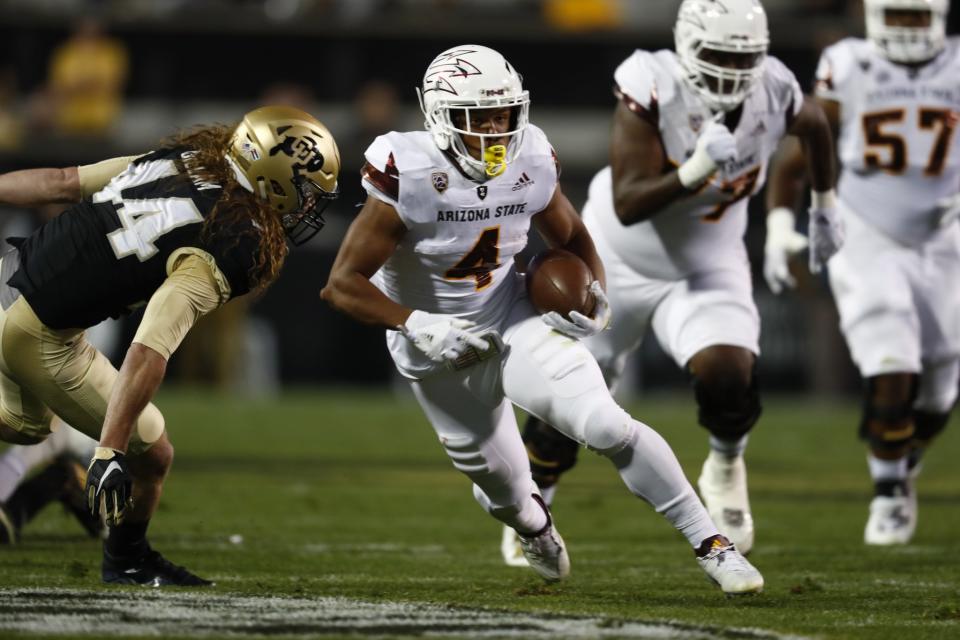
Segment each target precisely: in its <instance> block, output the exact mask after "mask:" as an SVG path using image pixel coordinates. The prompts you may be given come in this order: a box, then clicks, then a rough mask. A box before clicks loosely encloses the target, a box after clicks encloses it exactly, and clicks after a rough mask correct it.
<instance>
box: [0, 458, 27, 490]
mask: <svg viewBox="0 0 960 640" xmlns="http://www.w3.org/2000/svg"><path fill="white" fill-rule="evenodd" d="M26 448H28V447H22V446H19V445H14V446H12V447H10V448H9V449H7V450H6V451H4V452H3V454H2V455H0V504H2V503H4V502H6V501H7V500H9V499H10V496H12V495H13V492H14V491H16V489H17V485H18V484H20V479H21V478H23V476H24V474H25V473H26V472H27V465H26V464H25V463H24V461H23V454H22V451H23V449H26Z"/></svg>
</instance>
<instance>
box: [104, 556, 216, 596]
mask: <svg viewBox="0 0 960 640" xmlns="http://www.w3.org/2000/svg"><path fill="white" fill-rule="evenodd" d="M101 576H102V578H103V582H104V584H139V585H142V586H144V587H209V586H213V584H214V583H213V582H211V581H210V580H204V579H203V578H201V577H200V576H195V575H194V574H192V573H190V572H189V571H187V570H186V569H184V568H183V567H181V566H178V565H175V564H173V563H172V562H170V561H169V560H167V559H166V558H164V557H163V556H162V555H160V553H159V552H157V551H154V550H153V549H150V550H149V551H147V552H146V553H145V554H143V555H142V556H140V557H139V558H136V559H133V560H129V559H126V558H113V557H111V556H110V554H108V553H107V552H106V551H104V552H103V565H102V569H101Z"/></svg>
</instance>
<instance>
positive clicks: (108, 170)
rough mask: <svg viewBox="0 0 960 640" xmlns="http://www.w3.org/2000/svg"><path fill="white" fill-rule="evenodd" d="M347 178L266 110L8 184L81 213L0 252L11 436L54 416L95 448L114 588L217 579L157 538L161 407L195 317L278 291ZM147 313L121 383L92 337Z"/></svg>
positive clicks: (14, 176)
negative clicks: (193, 569) (103, 326)
mask: <svg viewBox="0 0 960 640" xmlns="http://www.w3.org/2000/svg"><path fill="white" fill-rule="evenodd" d="M339 171H340V156H339V152H338V150H337V146H336V143H335V142H334V140H333V138H332V136H331V135H330V133H329V132H328V131H327V129H326V128H325V127H324V126H323V125H322V124H321V123H320V122H318V121H317V120H316V119H314V118H313V117H312V116H310V115H309V114H307V113H304V112H302V111H300V110H298V109H292V108H288V107H264V108H261V109H257V110H255V111H251V112H250V113H248V114H247V115H246V116H245V117H244V118H243V120H242V121H241V122H240V123H239V124H238V125H237V126H236V127H235V128H233V129H230V128H227V127H219V126H215V127H209V128H204V129H200V130H198V131H195V132H192V133H188V134H184V135H181V136H180V137H178V138H177V139H175V140H172V141H170V142H169V143H167V144H164V146H163V147H162V148H160V149H158V150H156V151H152V152H150V153H148V154H146V155H144V156H140V157H137V158H116V159H112V160H106V161H104V162H101V163H99V164H96V165H91V166H86V167H79V168H78V167H72V168H68V169H33V170H27V171H18V172H12V173H8V174H5V175H0V202H6V203H8V204H12V205H20V206H36V205H39V204H43V203H50V202H76V203H77V204H74V205H73V206H72V207H70V208H69V209H67V210H66V211H65V212H64V213H62V214H61V215H60V216H59V217H57V218H55V219H54V220H52V221H50V222H48V223H47V224H45V225H44V226H42V227H41V228H40V229H38V230H37V231H36V232H35V233H33V235H31V236H30V237H28V238H21V239H16V240H13V242H12V244H13V245H14V246H15V247H16V249H15V250H13V251H11V252H10V253H7V254H5V255H4V256H3V257H2V258H0V438H2V439H3V440H6V441H7V442H11V443H14V444H33V443H36V442H39V441H40V440H42V439H43V438H45V437H46V436H47V435H49V433H50V420H51V418H52V415H53V413H56V414H57V415H58V416H59V417H61V418H62V419H63V420H64V421H66V422H67V423H68V424H70V425H73V426H74V427H75V428H77V429H80V430H81V431H83V432H85V433H87V434H88V435H89V436H91V437H93V438H99V440H100V443H99V445H100V446H99V447H98V448H97V450H96V454H95V455H94V458H93V460H92V462H91V463H90V468H89V470H88V474H87V476H88V477H87V492H88V498H89V505H90V508H91V510H92V511H93V512H94V513H97V512H103V514H104V515H105V517H106V520H107V523H108V525H110V532H109V535H108V538H107V541H106V543H105V545H104V558H103V572H102V575H103V581H104V582H111V583H124V584H149V585H153V586H161V585H168V584H169V585H207V584H211V583H210V582H208V581H206V580H204V579H202V578H199V577H197V576H195V575H193V574H192V573H190V572H189V571H187V570H186V569H184V568H182V567H178V566H176V565H174V564H172V563H170V562H168V561H167V560H166V559H164V558H163V557H162V556H161V555H160V554H159V553H157V552H156V551H153V550H152V549H151V548H150V545H149V543H148V542H147V540H146V530H147V525H148V522H149V520H150V517H151V515H152V514H153V511H154V509H155V508H156V506H157V502H158V500H159V497H160V491H161V487H162V484H163V479H164V477H165V476H166V474H167V471H168V469H169V467H170V463H171V461H172V459H173V447H172V445H171V444H170V441H169V440H168V438H167V436H166V434H165V432H164V422H163V416H162V415H161V414H160V412H159V411H158V410H157V408H156V407H154V406H153V405H152V404H151V403H150V400H151V398H152V397H153V395H154V393H155V392H156V390H157V388H158V386H159V384H160V381H161V380H162V379H163V376H164V373H165V371H166V364H167V359H168V358H169V357H170V354H171V353H173V351H174V350H175V349H176V348H177V346H179V344H180V342H181V340H182V339H183V337H184V335H186V333H187V331H189V329H190V327H192V326H193V324H194V323H195V322H196V321H197V319H198V318H200V317H201V316H202V315H204V314H206V313H209V312H211V311H213V310H214V309H216V308H217V307H219V306H220V305H222V304H224V303H225V302H227V301H228V300H230V299H231V298H233V297H235V296H239V295H243V294H244V293H247V292H248V291H250V290H252V289H259V288H263V287H266V286H268V285H269V284H270V283H271V282H272V281H273V280H274V279H275V278H276V277H277V275H278V273H279V271H280V267H281V266H282V264H283V261H284V258H285V257H286V253H287V239H288V238H289V239H290V240H291V241H292V242H293V243H294V244H300V243H301V242H303V241H306V240H307V239H309V238H310V237H312V236H313V234H314V233H316V232H317V231H318V230H319V229H320V228H321V227H322V226H323V218H322V212H323V209H324V208H325V206H326V204H327V203H328V202H329V201H330V199H332V198H334V197H336V194H337V176H338V174H339ZM144 303H145V304H146V310H145V312H144V317H143V320H142V322H141V323H140V326H139V328H138V330H137V333H136V336H135V337H134V339H133V344H132V345H131V346H130V349H129V350H128V351H127V354H126V357H125V358H124V361H123V365H122V367H121V369H120V371H119V373H118V372H117V370H116V369H114V368H113V367H112V366H111V365H110V362H109V361H108V360H107V359H106V357H104V356H103V355H102V354H100V353H99V352H98V351H97V350H96V349H94V348H93V347H92V346H91V345H90V344H89V343H87V341H86V340H85V339H84V329H86V328H88V327H90V326H92V325H94V324H96V323H98V322H100V321H101V320H103V319H105V318H107V317H111V316H113V317H116V316H118V315H121V314H124V313H127V312H128V311H129V310H130V309H132V308H135V307H137V306H140V305H143V304H144ZM114 388H115V389H116V393H112V391H113V390H114Z"/></svg>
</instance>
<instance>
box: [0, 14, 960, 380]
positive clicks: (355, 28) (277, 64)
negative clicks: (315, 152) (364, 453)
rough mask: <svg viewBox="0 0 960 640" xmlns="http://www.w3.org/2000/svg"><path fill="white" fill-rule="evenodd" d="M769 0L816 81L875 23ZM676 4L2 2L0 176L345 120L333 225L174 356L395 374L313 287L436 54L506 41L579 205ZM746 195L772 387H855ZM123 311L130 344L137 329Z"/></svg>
mask: <svg viewBox="0 0 960 640" xmlns="http://www.w3.org/2000/svg"><path fill="white" fill-rule="evenodd" d="M764 4H765V6H766V7H767V9H768V11H769V13H770V16H771V35H772V48H771V53H773V54H774V55H777V56H778V57H780V58H781V59H783V60H784V61H785V62H786V63H787V64H788V66H790V67H791V68H792V69H793V70H794V72H795V73H796V74H797V76H798V78H799V79H800V81H801V84H803V85H804V86H805V87H806V88H809V87H810V84H811V82H810V80H811V79H812V75H813V70H814V67H815V65H816V61H817V58H818V56H819V52H820V50H821V49H822V47H823V46H825V45H826V44H829V43H831V42H833V41H836V40H838V39H839V38H842V37H845V36H847V35H859V34H862V31H863V27H862V9H861V8H860V6H859V3H858V2H843V1H836V0H766V1H765V2H764ZM678 5H679V2H678V1H677V0H0V171H8V170H12V169H19V168H27V167H34V166H64V165H70V164H83V163H88V162H93V161H97V160H100V159H103V158H105V157H111V156H117V155H127V154H135V153H142V152H144V151H146V150H148V149H150V148H152V147H153V146H155V145H156V144H157V143H158V141H159V140H160V139H162V138H164V137H165V136H168V135H170V134H172V133H174V132H175V131H176V130H177V129H178V128H184V127H189V126H191V125H196V124H201V123H209V122H224V123H231V122H233V121H236V120H237V119H238V118H239V117H240V116H241V115H242V114H243V113H245V112H246V111H248V110H249V109H251V108H254V107H256V106H258V105H263V104H288V105H293V106H297V107H300V108H303V109H306V110H308V111H310V112H312V113H314V114H315V115H317V116H318V117H319V118H320V119H321V120H322V121H324V123H325V124H327V126H328V127H329V128H330V129H331V130H332V131H333V132H334V134H335V135H336V138H337V140H338V142H339V144H340V148H341V153H342V155H343V173H342V177H341V188H342V192H343V195H342V197H341V198H340V200H339V201H338V202H337V204H336V206H335V207H332V208H331V210H330V211H331V212H330V213H329V214H328V226H327V228H326V229H325V230H324V232H323V233H321V234H320V235H319V236H318V237H317V238H316V239H315V240H314V241H313V242H311V243H310V245H308V246H307V247H306V248H305V249H306V250H298V251H295V252H292V254H291V257H290V259H289V261H288V264H287V267H286V273H285V275H284V277H283V278H281V279H280V281H279V282H278V283H277V284H276V285H275V286H274V287H273V288H272V289H271V290H270V291H268V292H267V293H266V294H265V295H264V296H262V297H261V298H260V299H257V300H252V301H249V302H243V301H238V302H234V303H231V304H230V305H227V307H226V308H225V309H224V310H222V311H221V312H218V313H217V314H215V315H214V316H212V317H211V318H209V319H206V320H205V321H204V323H203V324H202V325H201V326H200V327H198V330H197V331H195V332H193V333H192V334H191V336H190V339H189V341H188V342H187V343H186V344H185V345H184V348H183V349H182V352H181V353H178V355H177V356H175V361H174V363H173V364H174V365H175V366H174V370H176V371H178V372H179V374H180V375H181V377H182V378H183V379H186V380H191V381H205V382H209V383H212V384H215V385H218V386H222V387H227V388H243V389H249V390H254V391H257V390H259V391H269V390H272V389H276V388H277V387H278V386H279V385H280V384H283V383H313V382H318V381H324V382H330V381H332V382H338V383H357V382H372V383H382V382H386V381H388V380H390V377H391V375H392V366H391V364H390V362H389V360H388V357H387V354H386V350H385V348H384V345H383V334H382V332H381V331H380V330H377V329H371V328H366V327H360V326H358V325H356V324H355V323H354V322H352V321H350V320H348V319H346V318H345V317H341V316H338V315H337V314H335V313H334V312H333V311H331V310H330V309H328V308H326V307H325V306H323V305H322V304H321V302H320V300H319V297H318V295H317V293H318V291H319V289H320V287H321V286H322V285H323V283H324V282H325V280H326V276H327V272H328V270H329V267H330V264H331V262H332V259H333V255H334V253H335V251H336V248H337V246H338V244H339V242H340V239H341V238H342V237H343V234H344V232H345V230H346V227H347V225H348V224H349V222H350V220H351V218H352V216H353V214H354V212H355V210H356V209H355V207H356V206H358V203H359V202H360V201H361V200H362V199H363V192H362V190H361V188H360V181H359V168H360V166H361V165H362V162H363V156H362V154H363V151H364V149H365V148H366V147H367V146H368V145H369V144H370V142H371V141H372V140H373V139H374V137H376V136H377V135H379V134H381V133H384V132H386V131H390V130H392V129H398V130H409V129H419V128H421V127H422V126H423V124H422V123H423V119H422V116H421V114H420V112H419V109H418V108H417V103H416V97H415V94H414V91H413V87H414V86H415V85H416V84H417V83H418V82H419V81H420V79H421V77H422V74H423V69H424V68H425V66H426V64H427V63H428V62H429V61H430V60H431V59H432V58H433V56H434V55H436V53H438V52H439V51H442V50H443V49H446V48H448V47H449V46H451V45H454V44H457V43H465V42H479V43H483V44H486V45H489V46H493V47H495V48H498V49H500V50H501V51H502V52H503V53H504V54H505V55H506V57H507V58H508V59H509V60H511V62H513V64H514V65H515V66H516V67H517V68H518V69H519V70H520V71H521V73H522V74H523V75H524V82H525V86H526V88H528V89H529V90H530V92H531V96H532V100H533V106H532V111H531V119H532V121H533V122H535V123H536V124H538V125H539V126H541V127H542V128H543V129H544V130H545V131H546V132H547V134H548V135H549V136H550V138H551V141H552V142H553V144H554V146H555V147H556V149H557V151H558V154H559V156H560V159H561V162H562V165H563V170H564V173H563V183H564V189H565V191H566V192H567V193H568V195H570V197H571V200H572V201H573V202H574V203H576V204H582V202H583V201H584V199H585V197H586V189H587V185H588V183H589V180H590V178H591V177H592V175H593V173H595V172H596V171H597V170H598V169H600V168H601V167H602V166H603V165H604V164H605V163H606V157H607V149H608V145H609V130H610V113H611V109H612V107H613V105H614V98H613V96H612V92H611V87H612V74H613V70H614V69H615V68H616V66H617V65H618V64H619V63H620V62H621V61H622V60H623V59H624V58H625V57H626V56H628V55H629V54H630V52H631V51H632V50H633V49H635V48H645V49H658V48H663V47H671V46H672V26H673V22H674V18H675V15H676V10H677V6H678ZM957 13H960V12H954V14H955V15H954V16H952V19H954V20H955V19H956V18H957V17H958V16H957V15H956V14H957ZM954 31H955V29H954V30H952V31H951V32H954ZM753 208H754V211H753V215H752V219H751V226H750V230H749V232H748V239H747V240H748V246H749V247H750V251H751V256H752V257H753V263H754V269H755V272H756V273H757V276H758V277H757V279H756V290H757V302H758V305H759V306H760V309H761V314H762V316H763V322H764V324H763V349H764V355H763V358H762V364H761V370H763V371H764V372H765V380H766V381H767V384H768V386H770V387H773V388H783V389H798V390H816V391H824V392H831V391H838V390H850V389H852V388H854V387H855V386H856V384H857V381H856V379H855V375H854V373H853V369H852V367H851V366H850V364H849V361H848V357H847V353H846V349H845V347H844V346H843V342H842V340H841V338H840V336H839V334H838V332H837V329H836V318H835V314H834V311H833V306H832V302H831V301H830V298H829V295H828V292H827V290H826V286H825V283H824V282H823V281H821V280H814V279H811V278H810V277H809V276H806V279H805V280H803V279H802V280H801V286H800V289H799V291H798V292H796V293H795V294H792V295H788V296H786V297H781V298H775V297H774V296H772V295H771V294H770V293H769V292H768V291H767V289H766V287H765V285H763V284H762V279H761V278H760V277H759V269H760V267H761V259H762V242H763V210H762V198H757V199H755V202H754V206H753ZM57 213H58V211H57V210H56V209H51V210H45V211H10V210H8V211H0V226H2V231H3V236H2V237H6V236H10V235H22V234H23V233H27V232H29V230H30V228H32V227H34V226H36V225H37V224H38V223H39V222H40V221H42V220H43V219H46V218H49V217H50V216H53V215H56V214H57ZM533 248H534V249H535V248H536V246H534V247H533ZM800 275H802V274H800ZM292 309H295V310H296V312H294V313H291V310H292ZM119 326H120V328H119V329H116V331H120V332H123V334H124V335H122V336H120V337H119V338H118V339H117V341H116V342H117V344H118V345H120V346H119V347H118V350H120V351H121V353H122V345H123V343H124V339H125V338H129V334H130V332H131V329H130V328H131V327H132V326H134V325H133V324H132V323H131V322H126V323H123V324H121V325H119ZM113 355H114V357H116V355H117V354H113ZM635 370H636V374H637V375H636V379H635V380H634V382H633V384H632V387H633V388H636V389H641V388H644V389H645V388H653V387H663V386H666V387H671V386H675V385H683V384H685V380H684V379H683V377H682V375H681V374H679V373H677V372H676V367H674V366H673V365H672V363H670V362H668V361H667V360H666V359H665V358H664V357H663V355H662V353H660V352H659V350H658V348H657V347H656V345H655V341H653V340H648V341H647V344H646V346H645V348H644V349H643V350H642V352H641V354H640V357H639V360H638V364H637V365H636V366H635ZM630 386H631V385H628V387H630Z"/></svg>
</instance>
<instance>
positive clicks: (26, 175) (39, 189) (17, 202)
mask: <svg viewBox="0 0 960 640" xmlns="http://www.w3.org/2000/svg"><path fill="white" fill-rule="evenodd" d="M80 197H81V192H80V177H79V172H78V170H77V167H66V168H63V169H53V168H45V169H24V170H22V171H11V172H10V173H5V174H3V175H0V202H2V203H4V204H8V205H11V206H14V207H38V206H41V205H45V204H60V203H64V204H66V203H73V202H79V201H80Z"/></svg>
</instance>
